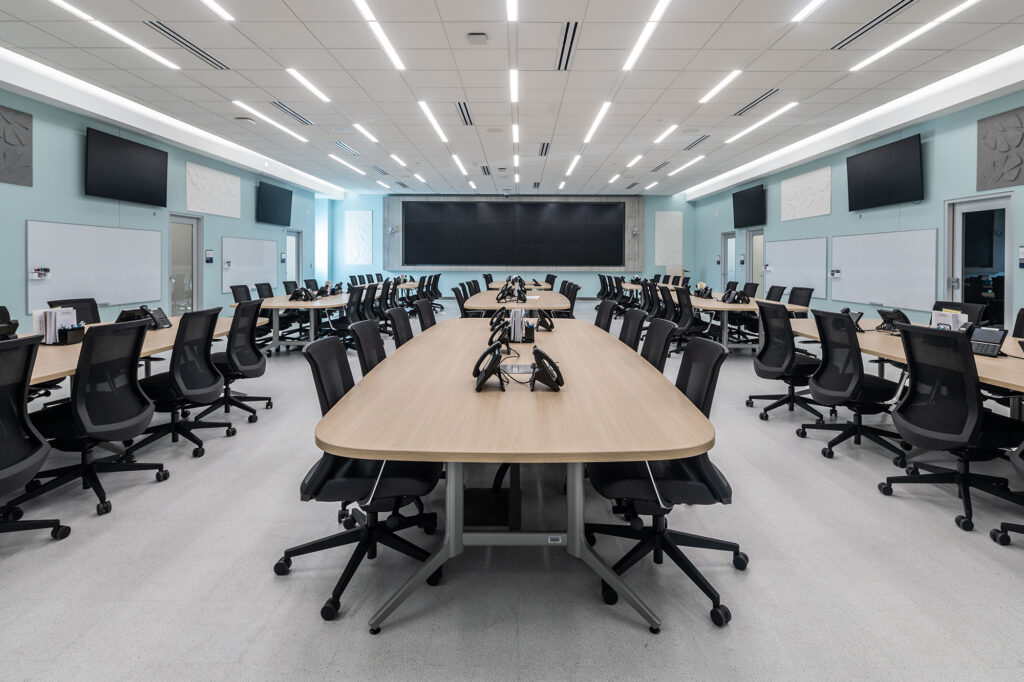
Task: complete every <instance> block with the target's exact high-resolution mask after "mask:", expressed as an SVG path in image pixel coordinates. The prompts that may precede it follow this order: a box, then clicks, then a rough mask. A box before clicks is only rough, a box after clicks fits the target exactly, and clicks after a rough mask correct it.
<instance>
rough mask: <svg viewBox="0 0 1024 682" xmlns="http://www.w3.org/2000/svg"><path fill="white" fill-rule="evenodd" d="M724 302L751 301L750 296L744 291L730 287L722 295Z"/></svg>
mask: <svg viewBox="0 0 1024 682" xmlns="http://www.w3.org/2000/svg"><path fill="white" fill-rule="evenodd" d="M722 303H750V297H749V296H747V295H746V294H745V293H743V292H742V291H737V290H736V289H730V290H729V291H727V292H725V294H723V295H722Z"/></svg>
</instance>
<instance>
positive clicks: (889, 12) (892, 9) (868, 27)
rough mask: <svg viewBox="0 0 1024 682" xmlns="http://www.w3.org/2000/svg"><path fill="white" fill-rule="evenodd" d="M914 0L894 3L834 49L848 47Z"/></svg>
mask: <svg viewBox="0 0 1024 682" xmlns="http://www.w3.org/2000/svg"><path fill="white" fill-rule="evenodd" d="M914 2H915V0H899V2H897V3H896V4H895V5H893V6H892V7H890V8H889V9H887V10H885V11H884V12H882V13H881V14H879V15H878V16H877V17H875V18H874V19H872V20H871V21H869V22H868V23H866V24H864V25H863V26H861V27H860V28H858V29H857V30H856V31H854V32H853V33H851V34H850V35H848V36H846V37H845V38H843V39H842V40H840V41H839V42H838V43H836V44H835V45H833V46H832V49H833V50H842V49H843V48H844V47H847V46H848V45H849V44H850V43H852V42H853V41H855V40H857V38H860V37H861V36H863V35H865V34H866V33H868V32H869V31H871V30H872V29H874V28H875V27H876V26H878V25H879V24H881V23H883V22H885V21H888V20H889V19H891V18H892V17H894V16H896V15H897V14H899V13H900V12H902V11H903V10H905V9H906V8H907V7H910V6H911V5H912V4H914Z"/></svg>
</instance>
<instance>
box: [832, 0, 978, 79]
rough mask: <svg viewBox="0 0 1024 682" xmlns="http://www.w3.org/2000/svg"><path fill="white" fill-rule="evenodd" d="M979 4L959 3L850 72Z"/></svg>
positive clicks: (975, 0)
mask: <svg viewBox="0 0 1024 682" xmlns="http://www.w3.org/2000/svg"><path fill="white" fill-rule="evenodd" d="M979 2H981V0H967V2H963V3H960V4H959V5H957V6H956V7H954V8H953V9H951V10H949V11H948V12H946V13H945V14H943V15H942V16H941V17H939V18H938V19H934V20H932V21H929V22H928V23H927V24H925V25H924V26H922V27H920V28H918V29H917V30H915V31H911V32H910V33H908V34H907V35H905V36H903V37H902V38H900V39H899V40H897V41H896V42H895V43H893V44H892V45H889V46H888V47H884V48H882V49H881V50H879V51H878V52H876V53H874V54H873V55H871V56H870V57H868V58H867V59H865V60H864V61H862V62H860V63H859V64H857V65H855V66H853V67H851V68H850V71H860V70H861V69H863V68H864V67H865V66H867V65H868V64H873V63H874V62H876V61H878V60H879V59H881V58H882V57H884V56H886V55H887V54H889V53H891V52H895V51H896V50H898V49H900V48H901V47H903V46H904V45H906V44H907V43H909V42H910V41H912V40H916V39H917V38H920V37H921V36H923V35H924V34H925V33H927V32H928V31H930V30H932V29H933V28H935V27H936V26H938V25H939V24H941V23H943V22H945V21H949V20H950V19H952V18H953V17H955V16H956V15H958V14H960V13H961V12H963V11H964V10H966V9H969V8H971V7H973V6H974V5H977V4H978V3H979Z"/></svg>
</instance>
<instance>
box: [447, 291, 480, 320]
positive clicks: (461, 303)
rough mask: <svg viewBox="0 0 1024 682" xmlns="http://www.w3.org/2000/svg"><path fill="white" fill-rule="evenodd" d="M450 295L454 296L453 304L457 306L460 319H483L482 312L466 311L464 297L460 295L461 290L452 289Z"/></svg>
mask: <svg viewBox="0 0 1024 682" xmlns="http://www.w3.org/2000/svg"><path fill="white" fill-rule="evenodd" d="M452 293H453V294H455V302H456V303H458V304H459V314H460V316H461V317H483V311H481V310H466V296H465V295H464V294H463V293H462V290H461V289H459V288H458V287H452Z"/></svg>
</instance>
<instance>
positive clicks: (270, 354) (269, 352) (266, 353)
mask: <svg viewBox="0 0 1024 682" xmlns="http://www.w3.org/2000/svg"><path fill="white" fill-rule="evenodd" d="M273 354H274V353H273V352H272V351H269V350H268V351H266V352H265V353H264V355H266V356H267V357H268V358H269V357H270V356H272V355H273Z"/></svg>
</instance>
